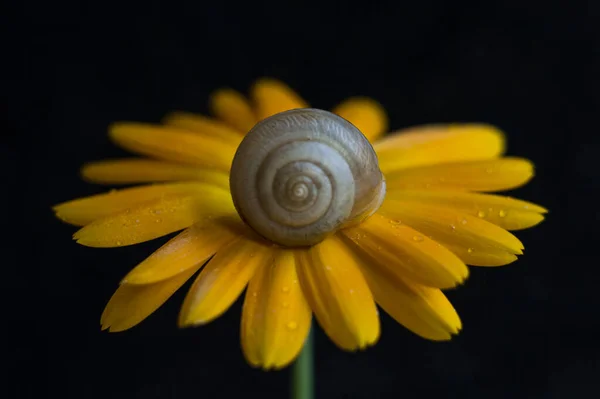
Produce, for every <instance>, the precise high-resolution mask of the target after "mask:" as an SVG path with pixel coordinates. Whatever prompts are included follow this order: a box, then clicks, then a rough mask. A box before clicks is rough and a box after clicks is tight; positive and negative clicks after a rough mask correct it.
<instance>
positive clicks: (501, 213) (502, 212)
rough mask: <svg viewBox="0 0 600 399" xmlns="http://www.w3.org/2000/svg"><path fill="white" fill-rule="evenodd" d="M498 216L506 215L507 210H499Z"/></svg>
mask: <svg viewBox="0 0 600 399" xmlns="http://www.w3.org/2000/svg"><path fill="white" fill-rule="evenodd" d="M498 216H500V217H501V218H503V217H505V216H506V211H505V210H503V209H502V210H501V211H500V212H498Z"/></svg>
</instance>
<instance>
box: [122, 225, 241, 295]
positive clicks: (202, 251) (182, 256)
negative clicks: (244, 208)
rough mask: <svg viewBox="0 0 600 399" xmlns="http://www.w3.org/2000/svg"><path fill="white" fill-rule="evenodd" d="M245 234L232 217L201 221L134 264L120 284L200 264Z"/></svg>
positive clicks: (164, 275)
mask: <svg viewBox="0 0 600 399" xmlns="http://www.w3.org/2000/svg"><path fill="white" fill-rule="evenodd" d="M244 233H245V227H244V225H243V224H242V221H241V220H239V219H238V218H237V216H236V217H231V218H230V217H223V218H215V219H209V220H204V221H203V222H199V223H196V224H194V225H193V226H191V227H190V228H188V229H186V230H184V231H182V232H181V233H179V234H178V235H177V236H176V237H174V238H172V239H171V240H170V241H169V242H167V243H166V244H165V245H163V246H162V247H161V248H160V249H158V250H157V251H156V252H154V253H153V254H152V255H150V256H149V257H148V258H146V259H145V260H144V261H143V262H142V263H140V264H139V265H138V266H137V267H135V268H134V269H133V270H132V271H131V272H129V274H128V275H127V276H125V278H124V279H123V281H122V283H128V284H152V283H155V282H157V281H161V280H165V279H168V278H171V277H173V276H175V275H177V274H178V273H181V272H183V271H184V270H188V269H190V268H192V267H194V266H196V265H198V264H203V263H204V262H206V261H207V260H208V259H209V258H210V257H211V256H213V255H214V254H216V253H217V251H219V250H220V249H221V248H222V247H223V246H224V245H226V244H227V243H229V242H231V241H233V240H234V239H235V238H236V237H239V236H240V235H242V234H244Z"/></svg>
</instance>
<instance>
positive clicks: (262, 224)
mask: <svg viewBox="0 0 600 399" xmlns="http://www.w3.org/2000/svg"><path fill="white" fill-rule="evenodd" d="M229 184H230V188H231V195H232V197H233V202H234V204H235V207H236V209H237V211H238V213H239V215H240V217H241V218H242V219H243V220H244V221H245V222H246V223H247V224H248V225H249V226H250V227H251V228H252V229H254V230H255V231H256V232H257V233H258V234H260V235H261V236H263V237H265V238H267V239H269V240H270V241H272V242H275V243H277V244H280V245H282V246H287V247H296V246H306V245H313V244H316V243H318V242H320V241H322V240H323V239H325V237H327V236H328V235H329V234H332V233H334V232H336V231H337V230H339V229H340V228H342V227H346V226H348V225H351V224H354V223H357V222H360V221H362V220H364V219H365V218H367V217H369V216H370V215H372V214H373V213H374V212H375V211H376V210H377V209H378V208H379V206H380V205H381V203H382V201H383V198H384V196H385V180H384V178H383V175H382V173H381V171H380V169H379V163H378V160H377V155H376V154H375V151H374V150H373V147H372V146H371V144H370V143H369V141H368V140H367V139H366V138H365V136H363V134H362V133H361V132H360V131H359V130H358V129H357V128H356V127H355V126H354V125H352V124H351V123H350V122H348V121H346V120H345V119H343V118H341V117H339V116H337V115H335V114H332V113H330V112H327V111H323V110H318V109H311V108H303V109H294V110H291V111H286V112H282V113H279V114H276V115H273V116H271V117H269V118H267V119H264V120H262V121H261V122H259V123H258V124H256V125H255V126H254V127H253V128H252V129H251V130H250V132H249V133H248V134H247V135H246V137H245V138H244V140H243V141H242V143H241V144H240V146H239V147H238V149H237V152H236V154H235V157H234V159H233V164H232V166H231V174H230V180H229Z"/></svg>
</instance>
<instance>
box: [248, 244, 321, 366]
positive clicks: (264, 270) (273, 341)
mask: <svg viewBox="0 0 600 399" xmlns="http://www.w3.org/2000/svg"><path fill="white" fill-rule="evenodd" d="M310 324H311V311H310V308H309V306H308V303H307V302H306V299H305V298H304V295H303V293H302V290H301V288H300V285H299V284H298V276H297V274H296V264H295V259H294V252H293V251H288V250H278V251H277V253H276V256H275V258H274V260H273V263H272V264H267V265H264V266H262V267H260V268H259V269H258V270H257V272H256V275H255V276H254V277H253V278H252V280H250V285H249V286H248V290H247V291H246V297H245V299H244V308H243V312H242V326H241V337H242V349H243V351H244V355H245V356H246V359H247V360H248V362H249V363H250V364H252V365H253V366H256V367H262V368H264V369H271V368H274V369H279V368H282V367H284V366H286V365H288V364H289V363H290V362H291V361H292V360H294V359H295V358H296V356H298V354H299V353H300V350H301V349H302V347H303V346H304V341H305V340H306V337H307V336H308V331H309V330H310Z"/></svg>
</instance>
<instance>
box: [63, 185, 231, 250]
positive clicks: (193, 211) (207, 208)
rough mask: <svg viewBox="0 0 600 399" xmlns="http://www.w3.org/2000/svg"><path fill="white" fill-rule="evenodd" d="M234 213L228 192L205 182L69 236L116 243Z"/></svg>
mask: <svg viewBox="0 0 600 399" xmlns="http://www.w3.org/2000/svg"><path fill="white" fill-rule="evenodd" d="M234 213H235V208H233V203H232V202H231V197H230V196H229V194H227V193H225V192H224V191H223V190H221V189H216V188H214V187H210V186H207V188H206V189H205V190H204V191H203V192H202V194H201V195H190V196H173V197H165V198H161V199H158V200H156V201H152V202H148V203H144V204H141V205H138V206H136V207H132V208H131V209H127V210H125V211H123V212H121V213H118V214H116V215H111V216H107V217H105V218H102V219H98V220H96V221H94V222H92V223H90V224H88V225H86V226H85V227H83V228H81V229H80V230H79V231H77V232H76V233H75V234H74V235H73V238H74V239H75V240H77V242H78V243H79V244H82V245H86V246H89V247H99V248H106V247H119V246H123V245H133V244H138V243H140V242H144V241H149V240H153V239H155V238H158V237H162V236H164V235H167V234H170V233H173V232H175V231H178V230H182V229H184V228H186V227H189V226H191V225H192V224H194V223H196V222H198V221H200V220H205V219H211V218H214V217H217V216H222V215H228V214H229V215H230V214H234Z"/></svg>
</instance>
